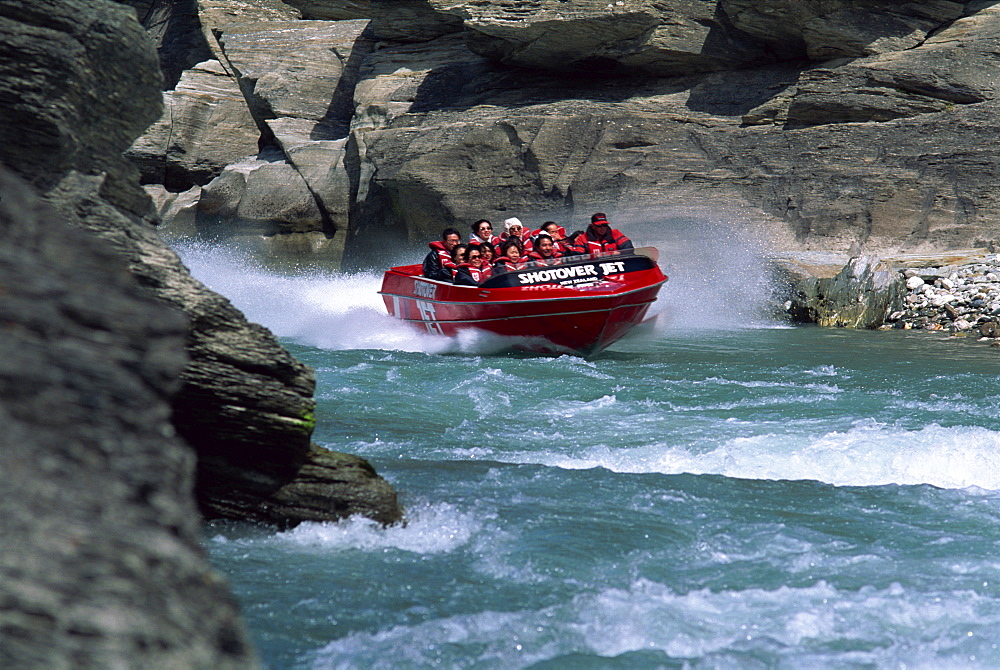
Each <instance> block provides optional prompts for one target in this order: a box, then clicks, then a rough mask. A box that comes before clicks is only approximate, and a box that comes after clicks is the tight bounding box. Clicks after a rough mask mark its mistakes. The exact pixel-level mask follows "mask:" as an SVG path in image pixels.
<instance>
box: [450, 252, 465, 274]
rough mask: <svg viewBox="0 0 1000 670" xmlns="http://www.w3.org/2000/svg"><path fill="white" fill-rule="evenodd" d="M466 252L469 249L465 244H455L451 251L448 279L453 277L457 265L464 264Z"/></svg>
mask: <svg viewBox="0 0 1000 670" xmlns="http://www.w3.org/2000/svg"><path fill="white" fill-rule="evenodd" d="M468 251H469V247H468V246H467V245H465V244H456V245H455V246H454V248H453V249H452V250H451V263H452V268H451V277H450V278H454V277H455V270H457V269H458V266H459V265H461V264H462V263H464V262H465V255H466V254H467V253H468Z"/></svg>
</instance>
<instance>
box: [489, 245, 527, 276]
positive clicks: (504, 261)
mask: <svg viewBox="0 0 1000 670" xmlns="http://www.w3.org/2000/svg"><path fill="white" fill-rule="evenodd" d="M500 254H501V256H500V257H499V258H497V259H496V261H494V262H493V272H494V273H495V274H500V273H502V272H510V271H511V270H520V269H521V268H523V267H524V266H525V265H527V264H528V262H527V260H525V258H524V257H523V254H522V253H521V244H520V240H507V241H506V242H504V243H503V245H502V246H501V247H500Z"/></svg>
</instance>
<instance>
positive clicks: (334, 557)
mask: <svg viewBox="0 0 1000 670" xmlns="http://www.w3.org/2000/svg"><path fill="white" fill-rule="evenodd" d="M180 251H181V253H182V257H183V258H184V260H185V262H186V263H187V264H188V265H189V267H191V268H192V271H193V272H194V274H195V276H197V277H199V278H200V279H202V280H203V281H205V282H206V283H207V284H209V285H210V286H211V287H213V288H215V289H216V290H218V291H220V292H222V293H223V294H225V295H227V296H228V297H230V298H231V299H232V300H233V302H234V303H235V304H236V305H237V306H238V307H240V308H241V309H242V310H243V311H244V312H245V313H246V314H247V316H248V317H249V318H251V319H252V320H255V321H258V322H260V323H263V324H264V325H266V326H268V327H269V328H271V329H272V330H273V331H274V332H275V333H276V334H278V335H279V336H280V337H281V338H282V339H283V342H284V343H285V344H286V345H287V346H288V347H289V349H290V350H291V351H292V352H293V353H294V354H295V355H296V356H297V357H298V358H299V359H300V360H302V361H304V362H305V363H307V364H309V365H311V366H312V367H314V368H315V370H316V378H317V390H316V398H317V402H318V408H317V417H318V424H317V427H316V432H315V435H314V440H315V441H316V442H317V443H319V444H320V445H323V446H327V447H329V448H331V449H336V450H341V451H347V452H351V453H356V454H360V455H361V456H363V457H365V458H367V459H368V460H369V461H371V462H372V464H373V465H374V466H375V467H376V469H377V470H378V471H379V473H380V474H382V475H383V476H384V477H385V478H386V479H388V480H389V481H390V482H391V483H392V484H393V485H394V486H395V487H396V489H397V490H398V491H399V493H400V496H401V499H402V502H403V504H404V505H405V507H406V509H407V518H408V523H407V524H406V525H405V526H403V527H393V528H388V529H381V528H379V527H377V526H376V525H374V524H373V523H371V522H368V521H366V520H363V519H351V520H348V521H346V522H343V523H339V524H312V523H307V524H303V525H301V526H299V527H298V528H295V529H293V530H289V531H285V532H279V531H275V530H271V529H265V528H261V527H258V526H251V525H246V524H238V523H220V522H213V523H211V524H208V525H207V527H206V534H205V546H206V548H207V550H208V552H209V554H210V556H211V558H212V561H213V563H214V564H215V565H216V566H217V567H218V568H219V569H220V570H221V571H222V572H223V573H225V574H226V575H227V576H228V578H229V580H230V582H231V585H232V588H233V590H234V591H235V593H236V595H237V597H238V599H239V600H240V602H241V604H242V606H243V609H244V612H245V616H246V619H247V622H248V624H249V627H250V629H251V633H252V636H253V638H254V641H255V643H256V645H257V647H258V649H259V651H260V654H261V657H262V660H263V662H264V663H265V664H266V666H267V667H269V668H272V669H285V668H302V669H305V668H310V669H327V668H394V669H398V668H411V667H413V668H417V667H446V668H504V669H507V668H528V667H530V668H997V667H1000V648H998V645H1000V398H998V394H997V389H998V383H997V382H998V378H997V375H998V373H1000V353H998V351H997V350H996V349H993V348H991V347H989V346H987V345H985V344H982V343H975V342H971V341H965V340H963V341H957V340H956V339H954V338H947V337H945V336H941V335H932V334H928V333H907V332H902V331H893V332H851V331H835V330H824V329H819V328H810V327H795V328H793V327H789V326H788V325H786V324H782V323H780V322H773V321H769V320H768V319H767V318H765V317H761V316H759V314H760V310H759V306H760V305H758V304H756V303H757V302H766V299H767V296H766V293H767V290H766V286H765V284H766V279H765V278H764V275H763V273H760V272H757V271H756V270H753V269H752V266H753V263H749V264H748V265H747V266H748V267H751V269H750V270H749V271H741V272H739V273H736V274H735V275H734V274H733V273H732V272H726V273H723V274H724V276H722V275H715V276H713V275H711V273H709V272H708V271H707V270H706V269H705V268H700V269H698V268H695V269H698V270H699V271H698V272H694V271H692V270H691V268H684V267H672V266H670V264H669V263H666V264H665V270H666V271H667V272H668V274H670V275H671V281H670V283H668V285H667V287H666V288H665V290H664V291H663V293H662V294H661V298H660V301H659V303H658V305H657V309H659V310H660V312H661V314H660V317H659V320H658V323H657V325H656V327H655V328H653V329H647V330H646V331H645V332H642V333H638V334H637V335H635V336H634V337H630V338H629V339H626V340H625V341H623V342H621V343H619V344H616V345H615V346H614V347H613V348H612V349H610V350H608V351H605V352H603V353H602V354H599V355H598V356H596V357H594V358H592V359H584V358H579V357H574V356H561V357H556V358H549V357H535V356H527V355H515V354H504V353H498V352H495V351H492V350H491V343H490V342H489V340H488V339H487V338H477V337H474V336H470V337H467V338H463V339H461V340H458V341H453V340H446V339H444V338H439V337H436V336H431V335H429V334H426V333H425V334H421V333H419V332H417V331H415V330H411V329H410V328H409V327H408V326H405V325H404V324H402V323H399V322H396V321H393V320H391V319H389V318H388V317H387V316H385V310H384V308H383V307H382V304H381V300H380V298H379V297H378V295H377V294H376V291H377V290H378V286H379V283H380V277H379V276H377V275H375V274H364V273H362V274H355V275H347V274H321V273H311V274H301V275H297V276H279V275H277V274H274V273H269V272H266V271H262V270H259V269H255V268H254V267H253V265H252V264H250V263H248V262H246V261H245V260H243V259H241V258H240V257H239V256H238V255H235V254H233V253H231V252H229V251H226V250H224V249H221V248H212V247H198V246H188V247H182V248H180ZM718 260H719V259H718V258H710V259H707V265H711V266H712V267H717V266H719V263H718V262H717V261H718ZM722 265H723V266H726V267H733V264H731V263H730V264H726V263H723V264H722ZM686 269H687V270H688V271H687V272H685V270H686ZM685 276H687V277H694V276H697V277H700V279H699V280H698V281H692V280H685Z"/></svg>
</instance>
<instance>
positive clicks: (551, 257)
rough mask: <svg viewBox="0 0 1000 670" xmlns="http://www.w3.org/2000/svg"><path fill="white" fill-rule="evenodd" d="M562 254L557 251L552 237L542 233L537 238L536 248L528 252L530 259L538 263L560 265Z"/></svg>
mask: <svg viewBox="0 0 1000 670" xmlns="http://www.w3.org/2000/svg"><path fill="white" fill-rule="evenodd" d="M560 256H562V254H560V253H559V252H558V251H556V247H555V243H554V242H553V241H552V238H551V237H549V236H548V235H547V234H545V233H542V234H541V235H539V236H538V237H536V238H535V250H534V251H532V252H531V253H529V254H528V260H531V261H534V262H535V263H537V264H538V265H558V264H559V263H560V262H561V261H560V260H559V258H560Z"/></svg>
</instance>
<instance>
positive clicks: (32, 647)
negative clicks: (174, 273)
mask: <svg viewBox="0 0 1000 670" xmlns="http://www.w3.org/2000/svg"><path fill="white" fill-rule="evenodd" d="M0 323H3V334H2V335H0V472H2V473H3V475H2V476H0V518H2V519H3V523H2V524H0V666H2V667H4V668H65V667H91V668H112V667H150V668H153V667H159V668H164V667H188V668H193V667H213V668H252V667H256V661H255V658H254V654H253V651H252V649H251V648H250V646H249V643H248V640H247V635H246V632H245V630H244V628H243V624H242V622H241V620H240V617H239V613H238V610H237V607H236V604H235V602H234V600H233V598H232V597H231V596H230V595H229V593H228V589H227V587H226V585H225V583H224V582H223V580H222V579H221V578H220V577H219V576H218V575H216V574H215V573H214V571H213V570H212V569H211V568H210V567H209V564H208V561H207V559H206V557H205V556H204V554H203V552H202V551H201V549H200V545H199V532H200V518H199V515H198V512H197V509H196V507H195V504H194V500H193V497H192V495H191V490H192V486H193V483H194V482H193V472H194V460H195V457H194V453H193V452H192V451H191V449H190V447H188V446H187V445H186V444H185V443H184V442H183V440H181V439H180V438H179V437H178V436H177V434H176V431H175V430H174V427H173V425H172V424H171V407H170V398H171V396H172V394H173V393H174V392H175V391H176V389H177V386H178V383H179V382H178V374H179V373H180V371H181V370H182V369H183V368H184V366H185V364H186V363H187V356H186V354H185V351H184V341H185V337H186V334H187V330H188V325H187V321H186V319H184V318H183V317H182V316H181V314H180V313H179V312H176V311H174V310H171V309H168V308H167V307H165V306H164V305H163V304H162V303H161V302H159V301H155V300H153V299H152V298H151V297H150V296H149V295H148V293H147V292H146V291H145V290H143V289H141V288H140V287H139V286H138V284H137V283H136V282H135V279H134V278H133V276H132V275H131V273H130V272H129V271H128V269H127V268H126V266H125V263H124V262H123V261H122V259H121V258H120V257H118V256H117V255H116V254H114V253H112V252H111V250H110V249H109V247H108V245H107V244H106V243H104V242H101V241H100V240H97V239H96V238H94V237H93V236H92V235H88V234H86V233H84V232H83V231H81V230H78V229H74V228H71V227H70V226H68V225H66V223H65V222H64V221H63V217H62V216H61V215H60V214H59V213H58V212H57V211H55V210H53V209H51V208H50V207H48V206H46V205H44V204H42V202H41V201H40V199H39V198H38V196H37V195H36V194H35V193H34V192H33V190H32V189H31V188H30V187H29V186H28V185H27V184H25V183H24V182H21V181H20V180H18V179H17V178H15V177H14V176H13V175H12V174H11V173H10V172H9V171H8V170H6V168H3V167H2V166H0Z"/></svg>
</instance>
